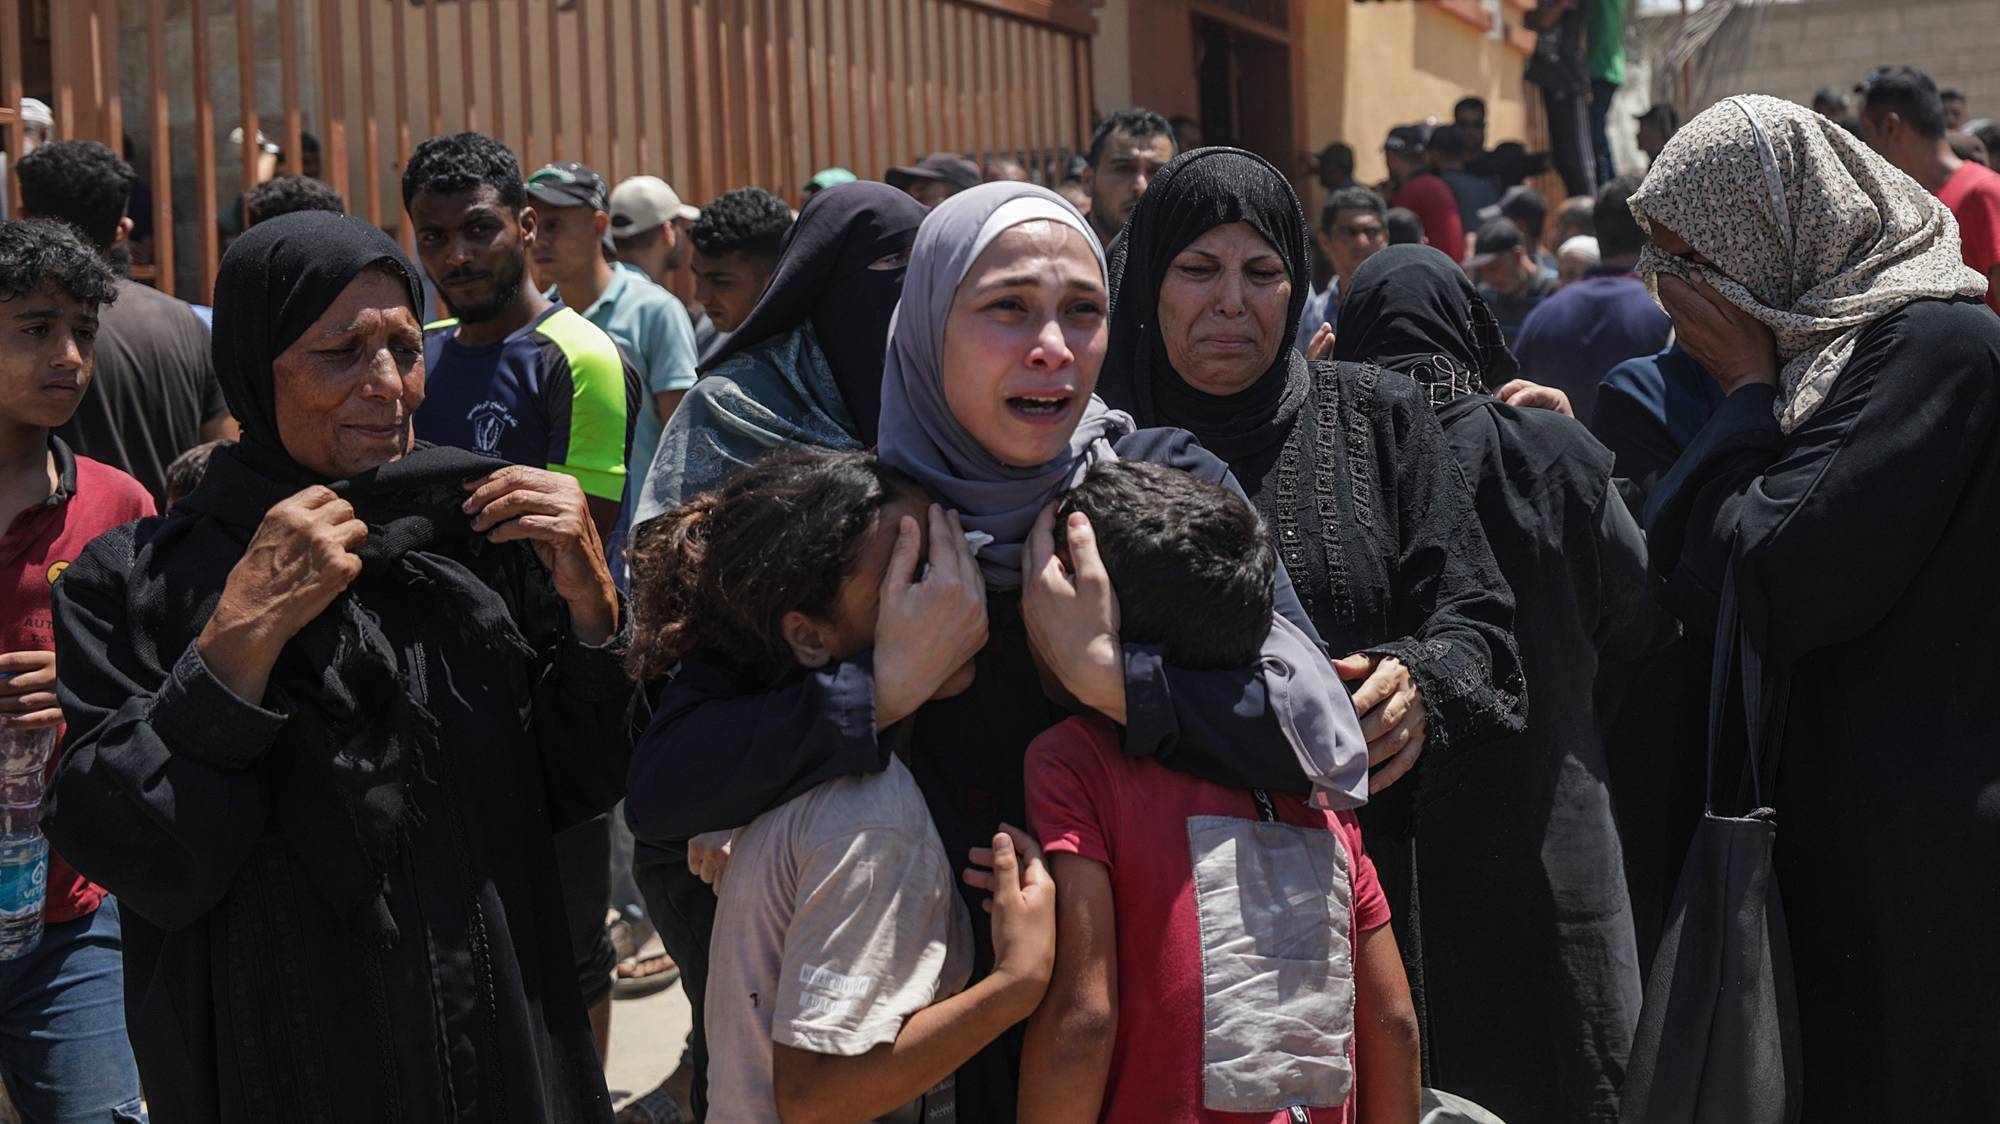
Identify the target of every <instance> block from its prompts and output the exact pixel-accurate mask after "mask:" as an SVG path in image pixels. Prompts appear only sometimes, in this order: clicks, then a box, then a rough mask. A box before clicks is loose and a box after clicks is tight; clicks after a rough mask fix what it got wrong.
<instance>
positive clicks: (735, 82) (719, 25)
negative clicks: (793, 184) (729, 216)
mask: <svg viewBox="0 0 2000 1124" xmlns="http://www.w3.org/2000/svg"><path fill="white" fill-rule="evenodd" d="M735 7H736V4H735V3H734V2H732V0H716V2H715V3H712V4H710V5H709V9H708V13H709V20H710V22H711V23H712V24H713V28H714V39H713V40H712V41H713V42H714V44H715V63H716V82H715V86H716V89H717V90H719V91H721V93H722V96H721V97H720V98H718V99H716V106H717V108H718V109H720V110H721V112H720V114H719V115H718V116H717V119H716V128H717V129H718V130H720V131H721V133H722V140H721V144H720V151H721V153H722V174H721V177H720V180H719V182H718V183H717V184H716V189H717V190H718V191H727V190H730V189H733V188H736V187H740V186H742V185H743V183H745V182H746V181H745V180H744V179H743V163H744V161H743V142H744V136H743V126H744V124H745V123H746V122H745V120H744V118H743V115H742V112H741V109H742V106H743V90H742V86H741V85H740V83H741V80H742V71H743V53H742V51H741V50H739V49H737V45H736V36H737V35H738V34H740V31H739V30H738V29H736V28H733V27H732V26H731V25H730V21H729V16H730V14H731V13H732V11H733V10H734V9H735Z"/></svg>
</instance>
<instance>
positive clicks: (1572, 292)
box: [1514, 176, 1673, 425]
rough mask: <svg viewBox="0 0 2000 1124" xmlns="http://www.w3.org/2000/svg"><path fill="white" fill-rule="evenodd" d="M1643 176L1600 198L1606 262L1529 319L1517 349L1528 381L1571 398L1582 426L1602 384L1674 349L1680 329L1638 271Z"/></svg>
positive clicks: (1616, 184) (1613, 185) (1617, 184)
mask: <svg viewBox="0 0 2000 1124" xmlns="http://www.w3.org/2000/svg"><path fill="white" fill-rule="evenodd" d="M1638 188H1639V177H1637V176H1621V177H1619V178H1618V179H1615V180H1612V181H1611V182H1610V183H1608V184H1605V185H1604V189H1603V190H1602V191H1599V192H1598V193H1597V207H1596V212H1595V217H1596V222H1597V243H1598V247H1599V249H1600V251H1601V253H1602V263H1601V264H1600V265H1599V266H1598V267H1597V268H1596V269H1593V270H1591V271H1590V273H1589V274H1588V275H1587V276H1585V277H1584V279H1583V280H1581V281H1578V282H1576V283H1575V284H1573V285H1570V286H1567V287H1566V288H1564V289H1563V290H1562V291H1561V292H1558V293H1557V294H1556V295H1554V296H1552V297H1550V298H1548V299H1547V300H1545V301H1543V302H1542V303H1541V304H1540V305H1539V306H1537V307H1536V308H1535V310H1534V311H1533V312H1531V313H1529V314H1528V319H1527V321H1526V322H1525V323H1523V324H1522V325H1521V334H1520V337H1519V338H1518V339H1517V340H1516V342H1515V345H1514V351H1515V354H1516V355H1518V356H1519V357H1520V360H1521V372H1522V375H1523V376H1524V377H1526V378H1529V379H1532V380H1534V381H1535V382H1539V383H1542V384H1544V385H1547V386H1553V387H1555V388H1557V389H1558V390H1561V391H1562V392H1563V393H1564V394H1567V395H1569V400H1570V404H1571V406H1572V407H1573V408H1574V409H1575V411H1576V417H1577V420H1578V421H1581V422H1583V423H1584V424H1585V425H1589V424H1590V423H1591V421H1592V419H1593V417H1594V416H1595V414H1594V411H1595V409H1596V404H1597V384H1598V382H1599V380H1601V379H1603V378H1604V376H1605V374H1606V373H1607V372H1609V371H1610V370H1611V368H1613V367H1615V366H1617V365H1618V364H1620V363H1623V362H1624V361H1625V360H1627V359H1635V358H1637V357H1639V356H1641V355H1652V354H1654V353H1655V352H1657V351H1659V350H1660V349H1661V348H1663V347H1665V346H1667V337H1668V336H1669V335H1670V334H1671V333H1672V331H1673V322H1672V321H1670V320H1668V319H1667V314H1666V313H1665V312H1662V311H1661V310H1660V306H1659V305H1657V304H1655V303H1654V302H1653V297H1652V295H1651V294H1650V293H1648V292H1647V291H1646V283H1645V282H1644V281H1641V280H1640V279H1639V276H1638V274H1636V273H1634V272H1633V269H1634V267H1636V266H1637V265H1638V264H1639V250H1640V249H1641V248H1642V247H1643V246H1644V245H1645V243H1646V235H1645V233H1644V232H1643V231H1641V230H1640V229H1639V224H1638V222H1637V220H1635V219H1633V217H1632V209H1631V207H1630V206H1629V205H1627V203H1626V200H1627V199H1629V198H1631V195H1632V193H1633V192H1634V191H1637V190H1638Z"/></svg>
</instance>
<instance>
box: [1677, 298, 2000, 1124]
mask: <svg viewBox="0 0 2000 1124" xmlns="http://www.w3.org/2000/svg"><path fill="white" fill-rule="evenodd" d="M1773 398H1774V394H1773V390H1772V388H1770V387H1768V386H1751V387H1746V388H1744V389H1740V390H1738V391H1736V392H1735V393H1734V394H1731V395H1730V396H1729V397H1728V398H1727V399H1726V400H1724V402H1723V404H1722V407H1721V409H1720V410H1718V411H1717V413H1716V415H1715V417H1714V418H1712V419H1711V420H1710V421H1709V423H1708V425H1707V426H1706V427H1704V429H1703V430H1702V432H1701V433H1700V434H1699V435H1698V436H1697V437H1696V438H1695V440H1694V442H1693V444H1692V445H1691V446H1690V447H1689V449H1688V451H1687V452H1686V454H1684V455H1683V457H1682V458H1681V461H1680V463H1679V464H1678V465H1677V466H1676V467H1675V469H1674V471H1673V472H1672V473H1671V474H1670V475H1669V476H1668V477H1667V478H1666V479H1664V480H1662V481H1661V482H1660V484H1659V486H1658V488H1657V490H1656V491H1655V494H1654V497H1653V502H1652V508H1651V511H1650V512H1649V518H1648V527H1649V530H1650V541H1651V546H1652V560H1653V566H1654V568H1655V570H1656V571H1657V572H1658V573H1659V575H1660V576H1661V577H1662V578H1663V579H1664V580H1665V583H1666V586H1665V589H1666V595H1667V597H1668V600H1669V603H1670V606H1671V607H1672V608H1674V609H1675V610H1676V611H1677V612H1679V613H1680V615H1681V616H1682V618H1683V619H1684V620H1687V621H1690V622H1696V621H1699V622H1704V623H1705V624H1710V625H1712V622H1713V621H1714V619H1715V613H1716V599H1717V593H1716V591H1717V590H1719V589H1720V588H1721V580H1722V574H1723V570H1724V567H1725V566H1727V565H1730V564H1731V563H1732V560H1733V562H1734V564H1735V566H1736V567H1737V589H1738V590H1739V592H1740V594H1741V599H1742V605H1743V618H1744V629H1745V633H1746V637H1747V640H1748V642H1749V643H1752V644H1754V645H1756V646H1757V649H1758V650H1759V651H1760V652H1761V653H1762V655H1763V658H1764V663H1765V667H1766V669H1767V673H1768V675H1769V676H1770V677H1771V680H1772V687H1773V688H1774V689H1776V693H1775V695H1774V698H1773V701H1772V702H1771V703H1770V704H1769V709H1770V710H1771V711H1772V726H1771V736H1773V737H1775V738H1776V739H1777V742H1776V748H1777V752H1778V754H1779V763H1778V781H1777V788H1776V792H1775V794H1774V797H1773V799H1772V803H1773V804H1774V805H1775V807H1776V808H1777V815H1778V832H1777V851H1776V856H1775V861H1776V870H1777V876H1778V889H1779V892H1780V894H1781V895H1782V896H1783V899H1784V904H1785V914H1786V920H1787V923H1788V926H1789V929H1790V934H1791V946H1792V961H1793V968H1794V972H1795V974H1796V982H1797V992H1798V1002H1799V1012H1800V1029H1801V1032H1802V1041H1803V1057H1804V1065H1805V1074H1804V1076H1805V1086H1804V1088H1805V1105H1804V1117H1803V1118H1804V1119H1806V1120H1809V1121H1813V1122H1814V1124H1823V1122H1831V1124H1845V1122H1848V1121H1854V1122H1857V1124H1858V1122H1861V1121H1869V1122H1874V1121H1882V1120H1986V1119H1991V1118H1992V1116H1993V1112H1994V1106H1995V1105H1996V1104H2000V1068H1996V1067H1995V1066H1994V1059H1995V1058H2000V1017H1996V1016H1995V1014H1994V1009H1993V997H1994V996H1995V995H2000V943H1996V941H1995V936H1994V935H1995V934H1996V933H2000V878H1996V877H1995V875H1994V871H1995V869H1996V866H2000V735H1996V731H2000V692H1996V691H1995V690H1994V685H1995V684H1996V683H2000V644H1996V643H1995V641H1994V637H1995V635H1996V634H2000V598H1996V597H1995V596H1994V592H1993V575H1994V574H1995V573H1996V571H2000V319H1996V318H1995V317H1994V316H1993V314H1992V312H1991V311H1990V310H1988V309H1986V308H1985V307H1983V306H1982V305H1980V304H1978V303H1975V302H1972V301H1964V300H1961V301H1954V302H1943V301H1931V300H1927V301H1918V302H1915V303H1913V304H1910V305H1907V306H1905V307H1904V308H1902V309H1900V310H1898V311H1896V312H1894V313H1891V314H1889V315H1887V316H1885V317H1883V318H1882V319H1880V320H1878V321H1876V322H1875V323H1874V324H1873V325H1871V326H1870V327H1869V328H1867V329H1866V330H1865V331H1863V332H1862V334H1861V336H1860V338H1859V340H1858V341H1857V342H1856V344H1855V349H1854V353H1853V355H1852V356H1851V357H1850V358H1849V359H1848V361H1847V363H1846V365H1845V367H1844V368H1843V369H1842V370H1841V372H1840V375H1839V377H1838V378H1837V380H1836V381H1835V382H1834V383H1833V386H1832V389H1831V390H1830V391H1829V393H1828V395H1827V398H1826V400H1825V401H1824V402H1823V403H1821V404H1820V406H1819V407H1818V408H1817V409H1816V410H1815V411H1813V412H1812V413H1811V414H1810V415H1808V416H1807V417H1806V418H1805V419H1804V420H1803V421H1801V422H1800V423H1799V424H1798V425H1797V426H1796V427H1795V428H1794V429H1793V430H1792V431H1791V432H1790V433H1785V432H1782V431H1781V430H1780V429H1779V427H1778V424H1777V423H1776V421H1774V420H1773V416H1772V405H1773Z"/></svg>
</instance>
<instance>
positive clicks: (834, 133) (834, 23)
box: [820, 0, 880, 175]
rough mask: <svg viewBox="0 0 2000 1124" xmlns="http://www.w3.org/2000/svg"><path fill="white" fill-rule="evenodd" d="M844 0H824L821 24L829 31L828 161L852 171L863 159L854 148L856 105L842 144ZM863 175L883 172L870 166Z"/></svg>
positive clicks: (825, 89)
mask: <svg viewBox="0 0 2000 1124" xmlns="http://www.w3.org/2000/svg"><path fill="white" fill-rule="evenodd" d="M841 2H842V0H822V7H821V9H820V15H821V17H822V18H821V23H820V25H821V27H822V28H824V29H825V31H826V38H825V40H824V42H825V44H826V51H825V61H826V86H825V87H824V91H825V98H824V100H825V102H826V145H827V157H826V162H827V163H829V164H839V165H841V166H842V167H846V168H848V170H850V171H852V170H853V166H854V165H856V164H859V163H860V162H861V161H860V160H859V159H858V158H856V156H855V154H854V151H853V148H854V116H853V109H852V107H849V110H848V115H847V125H848V129H847V133H846V134H845V135H846V137H847V146H846V147H845V148H843V147H842V146H841V143H840V138H841V136H842V134H841V131H840V116H839V114H838V113H837V110H838V109H839V106H838V104H837V102H838V99H839V98H840V93H841V76H842V75H843V73H844V71H843V70H842V68H841V65H840V58H841V55H840V50H841V49H840V45H839V44H838V42H837V37H838V36H839V35H840V27H841V24H842V23H844V22H845V21H844V20H843V19H842V17H841V13H840V12H839V11H837V10H836V5H838V4H840V3H841ZM862 174H863V175H871V174H875V175H879V174H880V173H879V172H876V173H870V172H869V171H868V170H867V169H863V170H862Z"/></svg>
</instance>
